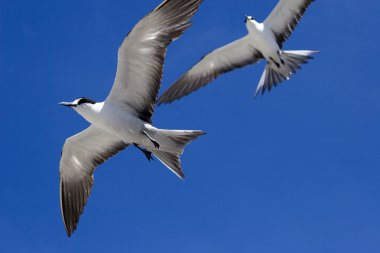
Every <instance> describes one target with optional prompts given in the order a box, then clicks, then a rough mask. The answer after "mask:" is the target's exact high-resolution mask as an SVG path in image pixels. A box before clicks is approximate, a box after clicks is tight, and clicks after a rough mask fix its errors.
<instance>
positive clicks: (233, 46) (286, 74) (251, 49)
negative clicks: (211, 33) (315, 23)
mask: <svg viewBox="0 0 380 253" xmlns="http://www.w3.org/2000/svg"><path fill="white" fill-rule="evenodd" d="M313 1H314V0H280V1H279V2H278V4H277V5H276V7H275V8H274V10H273V11H272V12H271V14H270V15H269V16H268V17H267V18H266V19H265V21H264V22H263V23H259V22H257V21H256V20H254V19H253V17H252V16H246V17H245V23H246V28H247V30H248V35H246V36H245V37H243V38H241V39H238V40H236V41H234V42H232V43H230V44H228V45H226V46H223V47H221V48H218V49H216V50H214V51H212V52H211V53H209V54H208V55H206V56H205V57H203V58H202V59H201V60H200V61H199V62H198V63H197V64H195V65H194V66H193V67H192V68H191V69H190V70H189V71H188V72H186V73H185V74H184V75H183V76H182V77H181V78H180V79H179V80H178V81H176V82H175V83H174V84H173V85H172V86H171V87H170V88H169V89H167V90H166V91H165V92H164V93H163V94H162V95H161V96H160V97H159V99H158V104H159V105H160V104H168V103H172V102H173V101H175V100H178V99H180V98H182V97H184V96H187V95H189V94H190V93H192V92H194V91H196V90H198V89H200V88H202V87H204V86H206V85H207V84H208V83H210V82H211V81H213V80H214V79H216V78H217V77H218V76H220V75H221V74H223V73H226V72H230V71H232V70H234V69H236V68H242V67H244V66H247V65H249V64H254V63H257V62H259V61H260V60H261V59H265V60H266V61H267V66H266V68H265V70H264V73H263V74H262V77H261V79H260V81H259V84H258V86H257V90H256V96H257V95H258V94H259V92H260V90H261V91H262V94H264V93H265V91H266V90H268V91H270V90H271V89H272V87H273V86H277V84H279V83H281V82H283V81H284V80H288V79H289V78H290V76H291V75H292V74H294V73H296V71H297V70H299V69H300V65H301V64H304V63H307V62H308V60H309V59H312V58H313V57H312V56H311V55H313V54H315V53H317V52H318V51H308V50H298V51H283V50H282V47H283V44H284V42H285V41H286V40H287V39H288V38H289V36H290V35H291V33H292V32H293V30H294V29H295V27H296V26H297V24H298V22H299V21H300V19H301V18H302V16H303V15H304V13H305V11H306V9H307V8H308V7H309V5H310V4H311V3H312V2H313Z"/></svg>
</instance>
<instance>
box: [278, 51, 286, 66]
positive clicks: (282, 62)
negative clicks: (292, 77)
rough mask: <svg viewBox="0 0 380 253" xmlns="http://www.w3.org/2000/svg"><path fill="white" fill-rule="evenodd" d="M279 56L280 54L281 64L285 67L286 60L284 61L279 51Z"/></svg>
mask: <svg viewBox="0 0 380 253" xmlns="http://www.w3.org/2000/svg"><path fill="white" fill-rule="evenodd" d="M277 54H278V57H280V60H281V64H282V65H285V61H284V59H282V56H281V52H280V51H279V50H278V51H277Z"/></svg>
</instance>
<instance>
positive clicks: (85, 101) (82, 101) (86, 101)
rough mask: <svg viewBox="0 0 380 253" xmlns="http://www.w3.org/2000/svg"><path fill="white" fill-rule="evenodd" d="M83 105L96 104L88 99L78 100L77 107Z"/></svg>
mask: <svg viewBox="0 0 380 253" xmlns="http://www.w3.org/2000/svg"><path fill="white" fill-rule="evenodd" d="M84 103H89V104H96V102H95V101H94V100H92V99H89V98H80V99H79V101H78V105H81V104H84Z"/></svg>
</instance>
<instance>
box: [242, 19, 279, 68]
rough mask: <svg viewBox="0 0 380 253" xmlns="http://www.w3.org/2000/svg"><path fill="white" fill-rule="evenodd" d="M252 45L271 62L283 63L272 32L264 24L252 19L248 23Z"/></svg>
mask: <svg viewBox="0 0 380 253" xmlns="http://www.w3.org/2000/svg"><path fill="white" fill-rule="evenodd" d="M246 27H247V30H248V37H249V38H250V44H251V46H252V47H254V48H256V49H257V50H258V51H260V53H261V54H262V55H263V57H264V58H265V59H266V60H267V61H268V62H269V61H270V58H272V59H275V60H277V61H278V62H281V59H280V56H279V54H278V52H280V51H281V49H280V47H279V46H278V44H277V42H276V39H275V37H274V36H273V32H272V30H270V28H266V27H265V24H264V23H259V22H257V21H256V20H253V19H250V20H247V22H246Z"/></svg>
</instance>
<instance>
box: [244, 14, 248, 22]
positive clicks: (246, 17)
mask: <svg viewBox="0 0 380 253" xmlns="http://www.w3.org/2000/svg"><path fill="white" fill-rule="evenodd" d="M244 16H245V19H244V23H247V20H248V16H247V15H244Z"/></svg>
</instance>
